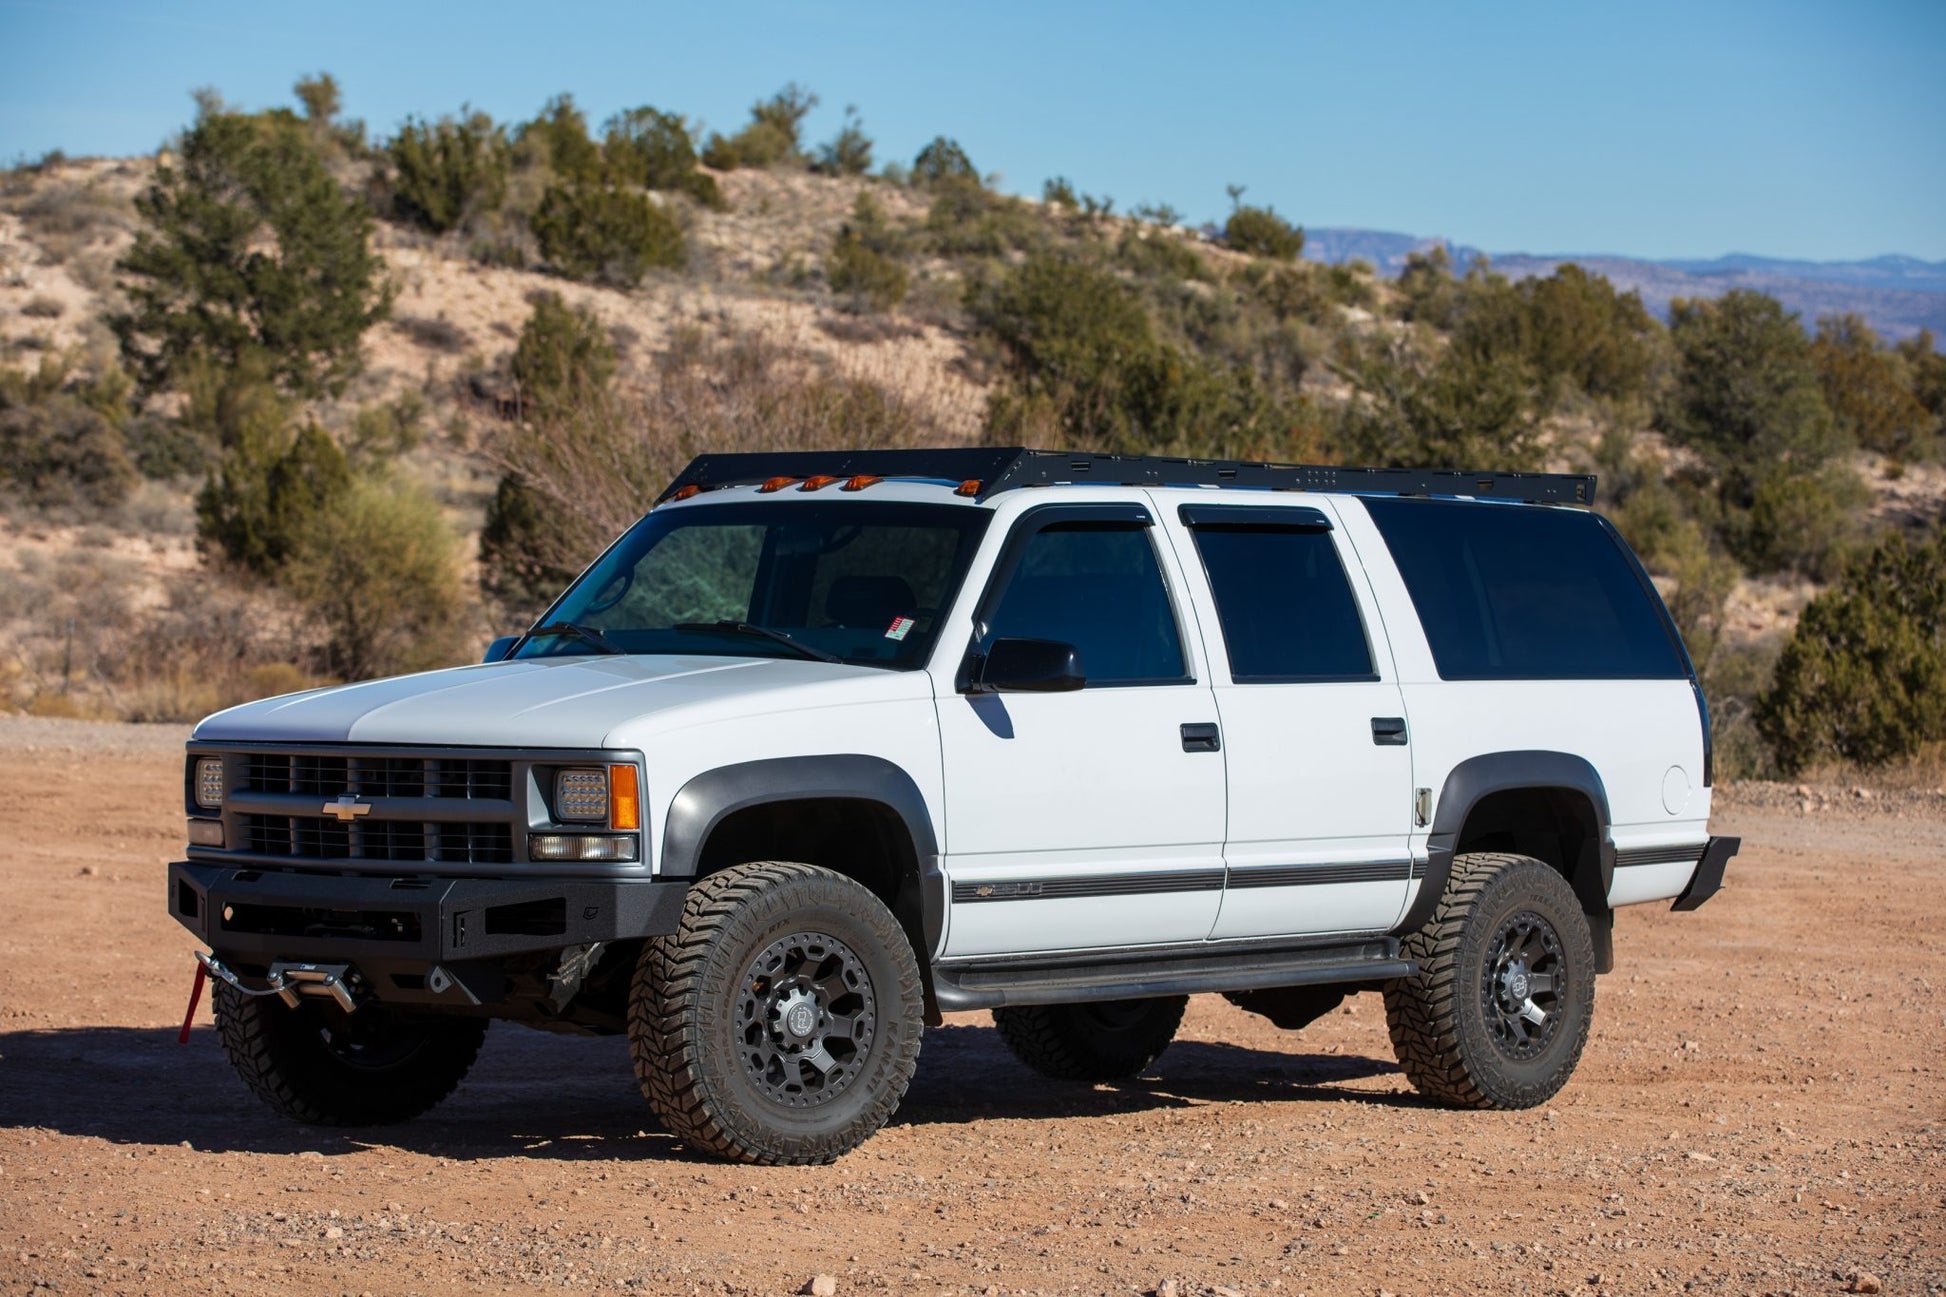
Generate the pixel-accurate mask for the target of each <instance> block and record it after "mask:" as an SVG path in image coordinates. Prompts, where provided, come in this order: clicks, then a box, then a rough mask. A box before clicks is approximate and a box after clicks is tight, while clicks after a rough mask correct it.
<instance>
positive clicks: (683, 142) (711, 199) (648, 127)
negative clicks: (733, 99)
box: [601, 105, 729, 211]
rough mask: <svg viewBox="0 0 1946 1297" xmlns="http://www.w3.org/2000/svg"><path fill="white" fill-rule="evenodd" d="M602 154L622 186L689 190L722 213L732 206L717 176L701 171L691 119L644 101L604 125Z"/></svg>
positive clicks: (672, 190) (673, 190)
mask: <svg viewBox="0 0 1946 1297" xmlns="http://www.w3.org/2000/svg"><path fill="white" fill-rule="evenodd" d="M601 154H602V161H603V163H604V164H605V166H606V167H607V170H608V176H609V178H610V179H611V180H613V181H615V182H617V183H619V184H622V185H638V186H640V187H641V188H643V189H660V190H667V191H670V192H673V193H682V194H688V195H689V196H690V197H691V198H694V199H695V200H696V201H697V202H699V203H702V204H703V205H704V206H705V207H711V208H715V209H717V210H719V211H720V210H722V209H723V208H726V207H727V206H728V205H729V204H728V203H727V202H725V201H724V198H723V191H722V190H721V189H719V188H718V187H717V184H716V178H715V177H713V176H711V175H710V174H709V173H708V172H704V171H698V170H697V169H696V144H695V140H694V138H693V136H692V135H691V133H690V128H689V123H688V122H686V121H684V120H683V118H682V117H681V116H679V115H678V114H676V113H665V112H662V111H660V110H658V109H655V108H650V107H648V106H646V105H644V106H643V107H641V108H631V109H629V110H628V111H627V112H622V113H617V114H615V116H613V117H611V118H609V119H608V122H607V124H606V125H605V126H604V127H603V128H602V146H601Z"/></svg>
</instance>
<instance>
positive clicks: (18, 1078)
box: [0, 720, 1946, 1297]
mask: <svg viewBox="0 0 1946 1297" xmlns="http://www.w3.org/2000/svg"><path fill="white" fill-rule="evenodd" d="M181 738H182V733H181V731H179V730H174V729H166V728H145V727H135V726H92V727H91V726H83V725H78V724H73V723H55V722H45V721H42V722H35V721H24V720H0V770H4V772H5V774H4V787H5V788H6V790H7V806H8V809H7V812H6V815H7V818H6V839H7V843H8V847H9V850H8V851H7V852H6V853H5V856H4V858H0V885H4V895H5V896H6V897H7V899H8V902H9V909H10V911H11V914H10V919H11V921H10V922H8V923H7V924H6V925H5V926H4V928H0V1292H6V1293H13V1292H22V1293H24V1292H28V1291H31V1290H37V1289H39V1290H55V1291H60V1292H109V1293H156V1292H164V1293H176V1292H223V1293H273V1292H277V1293H281V1292H304V1293H338V1292H347V1293H361V1292H370V1293H387V1294H390V1293H454V1292H471V1291H492V1292H498V1291H508V1290H534V1289H549V1290H559V1289H595V1288H602V1289H615V1290H621V1291H637V1292H653V1293H665V1292H666V1293H788V1292H795V1291H797V1290H799V1289H800V1288H802V1287H804V1286H805V1285H806V1284H807V1282H808V1281H809V1280H811V1279H812V1278H813V1276H816V1275H819V1274H824V1275H828V1276H831V1277H832V1278H833V1279H835V1291H836V1292H837V1293H847V1292H863V1291H893V1292H901V1293H976V1294H977V1293H986V1294H998V1293H1018V1292H1023V1291H1025V1292H1053V1293H1068V1292H1076V1293H1115V1294H1127V1293H1145V1292H1156V1291H1158V1290H1159V1291H1161V1292H1162V1293H1164V1294H1169V1293H1174V1294H1178V1295H1179V1297H1192V1295H1193V1294H1204V1293H1214V1294H1224V1295H1226V1294H1228V1293H1232V1292H1235V1293H1277V1294H1280V1295H1282V1294H1295V1293H1300V1292H1313V1293H1363V1294H1367V1295H1369V1294H1373V1293H1377V1292H1390V1293H1396V1294H1402V1295H1403V1294H1421V1293H1441V1292H1451V1293H1466V1292H1476V1291H1492V1292H1510V1293H1512V1292H1532V1293H1573V1294H1596V1293H1603V1292H1608V1293H1636V1292H1657V1291H1663V1292H1674V1291H1679V1290H1684V1289H1693V1290H1696V1291H1708V1292H1715V1291H1723V1292H1752V1293H1754V1292H1798V1293H1829V1292H1841V1291H1847V1290H1852V1291H1878V1290H1879V1288H1878V1287H1877V1286H1875V1285H1882V1287H1883V1290H1884V1291H1886V1292H1909V1293H1916V1292H1938V1291H1946V1202H1943V1201H1942V1200H1946V1152H1943V1151H1942V1150H1943V1149H1946V1078H1942V1070H1946V1062H1942V1058H1941V1050H1940V1045H1941V1042H1942V1040H1946V936H1942V933H1943V932H1946V905H1942V902H1941V900H1940V894H1941V883H1942V882H1946V863H1942V862H1946V796H1942V795H1941V794H1939V793H1937V792H1908V793H1902V794H1893V795H1880V796H1874V797H1859V796H1857V795H1855V794H1854V793H1853V792H1852V791H1851V790H1850V789H1834V790H1820V791H1819V792H1818V795H1816V796H1804V795H1800V793H1799V790H1797V789H1796V788H1791V789H1753V790H1751V794H1750V795H1749V796H1741V795H1739V794H1737V793H1735V792H1732V794H1731V795H1729V796H1726V797H1725V798H1723V799H1722V801H1723V806H1722V809H1721V811H1720V813H1719V816H1718V827H1719V831H1725V832H1734V833H1742V834H1743V835H1744V836H1745V841H1746V846H1745V851H1744V854H1743V856H1742V857H1741V858H1739V859H1738V860H1737V861H1736V862H1735V863H1734V864H1733V866H1732V872H1731V875H1730V881H1731V888H1730V890H1728V891H1726V892H1725V893H1723V894H1722V895H1721V896H1719V897H1718V898H1716V899H1715V900H1714V901H1712V902H1711V903H1710V904H1709V905H1708V906H1707V907H1705V908H1704V909H1703V910H1701V911H1700V912H1698V913H1695V914H1688V915H1678V914H1670V913H1667V912H1664V911H1662V910H1660V909H1659V908H1656V907H1643V908H1638V909H1634V910H1629V911H1625V912H1624V914H1623V915H1622V917H1621V919H1620V921H1619V923H1618V932H1617V946H1618V952H1619V958H1620V964H1621V967H1620V969H1619V971H1618V972H1616V973H1615V974H1613V975H1612V976H1609V977H1607V978H1605V979H1603V981H1602V984H1601V987H1600V991H1599V996H1598V1007H1597V1011H1596V1025H1595V1030H1594V1034H1593V1037H1592V1039H1591V1040H1590V1042H1589V1045H1588V1050H1587V1054H1586V1057H1585V1058H1584V1060H1583V1062H1582V1065H1581V1069H1580V1072H1579V1074H1578V1075H1577V1076H1576V1078H1575V1080H1574V1081H1573V1082H1572V1083H1571V1084H1570V1085H1569V1087H1568V1088H1567V1089H1566V1090H1565V1091H1564V1092H1563V1093H1562V1094H1561V1095H1560V1096H1559V1098H1558V1099H1557V1100H1556V1101H1555V1102H1554V1103H1552V1104H1551V1105H1549V1106H1548V1107H1546V1108H1544V1109H1541V1110H1539V1111H1534V1112H1527V1113H1460V1112H1446V1111H1441V1110H1437V1109H1433V1108H1430V1107H1427V1106H1425V1105H1423V1104H1421V1103H1419V1102H1418V1101H1417V1100H1416V1099H1415V1098H1414V1097H1413V1096H1412V1094H1411V1092H1410V1091H1409V1090H1408V1088H1407V1086H1406V1085H1405V1082H1404V1081H1403V1079H1402V1078H1401V1077H1400V1076H1399V1074H1398V1072H1397V1071H1396V1069H1395V1068H1394V1066H1393V1064H1392V1061H1391V1051H1390V1048H1389V1046H1388V1044H1387V1041H1386V1038H1385V1031H1384V1026H1383V1022H1382V1019H1381V1015H1380V1012H1379V1006H1378V1002H1377V999H1376V997H1373V996H1363V997H1360V998H1359V999H1358V1000H1356V1001H1355V1002H1353V1003H1352V1004H1351V1005H1350V1006H1349V1007H1348V1009H1347V1010H1346V1011H1343V1012H1340V1013H1337V1014H1334V1015H1333V1016H1331V1017H1330V1018H1328V1019H1326V1020H1325V1021H1323V1022H1321V1023H1318V1024H1316V1025H1314V1026H1313V1027H1311V1028H1310V1029H1308V1030H1306V1031H1305V1032H1303V1033H1302V1034H1300V1035H1287V1034H1285V1033H1281V1032H1279V1031H1277V1030H1276V1029H1275V1028H1273V1027H1271V1026H1270V1025H1269V1024H1267V1023H1265V1022H1263V1021H1262V1020H1260V1019H1256V1018H1252V1017H1249V1016H1246V1015H1244V1014H1242V1013H1240V1012H1238V1011H1236V1010H1233V1009H1231V1008H1230V1007H1229V1006H1227V1005H1226V1004H1224V1003H1223V1002H1222V1001H1220V1000H1216V999H1213V998H1210V997H1200V998H1198V999H1197V1000H1196V1001H1195V1002H1194V1004H1193V1005H1192V1008H1191V1010H1190V1015H1189V1019H1188V1021H1187V1023H1186V1024H1185V1029H1184V1032H1183V1035H1182V1037H1181V1038H1180V1039H1179V1041H1178V1043H1177V1044H1176V1045H1175V1046H1173V1047H1172V1048H1171V1049H1170V1050H1169V1051H1168V1052H1167V1053H1166V1054H1165V1055H1163V1057H1162V1059H1161V1061H1160V1062H1159V1063H1158V1064H1157V1066H1156V1067H1155V1068H1154V1069H1153V1071H1152V1073H1151V1074H1150V1075H1148V1076H1146V1077H1143V1078H1142V1079H1140V1080H1138V1081H1135V1082H1132V1083H1129V1084H1126V1085H1118V1086H1103V1087H1097V1088H1093V1089H1088V1088H1073V1087H1069V1086H1063V1085H1057V1084H1053V1083H1050V1082H1047V1081H1043V1080H1041V1079H1039V1078H1038V1077H1036V1076H1034V1075H1033V1074H1031V1073H1029V1072H1027V1071H1026V1070H1025V1069H1024V1068H1022V1067H1021V1066H1019V1065H1017V1064H1016V1063H1015V1062H1014V1061H1013V1060H1012V1059H1011V1058H1010V1057H1009V1056H1008V1054H1007V1053H1006V1051H1005V1049H1004V1048H1003V1047H1002V1046H1001V1044H1000V1042H999V1040H998V1039H997V1038H996V1036H995V1034H994V1032H993V1030H992V1028H991V1026H990V1025H989V1024H988V1022H987V1021H986V1019H985V1018H984V1016H983V1015H967V1016H964V1017H960V1018H956V1019H954V1020H953V1021H951V1022H950V1023H949V1024H948V1025H947V1026H946V1027H944V1028H943V1029H940V1030H938V1031H934V1032H932V1033H930V1034H929V1035H928V1036H927V1039H926V1044H925V1052H924V1055H923V1057H922V1059H921V1061H920V1067H919V1074H918V1078H917V1080H916V1081H915V1082H914V1084H913V1087H912V1091H911V1094H910V1096H909V1097H908V1099H907V1101H906V1104H905V1106H904V1108H903V1109H902V1110H901V1112H900V1113H899V1115H898V1117H897V1119H896V1120H895V1123H894V1124H893V1125H892V1126H891V1127H890V1128H889V1129H887V1130H885V1131H884V1132H882V1133H881V1134H880V1135H879V1136H878V1137H877V1138H875V1139H874V1140H872V1141H871V1142H870V1143H869V1144H867V1145H866V1146H865V1148H864V1149H862V1150H861V1151H859V1152H857V1153H854V1154H852V1155H850V1156H849V1157H847V1158H845V1159H844V1160H843V1161H841V1162H839V1163H838V1164H837V1165H836V1166H833V1167H829V1168H822V1169H805V1170H763V1169H756V1168H748V1167H729V1166H723V1165H719V1164H715V1163H709V1162H700V1161H696V1160H693V1159H691V1158H690V1157H689V1156H687V1155H686V1154H685V1153H684V1151H683V1150H682V1149H681V1148H680V1147H678V1146H677V1145H676V1144H675V1143H674V1142H673V1141H671V1140H670V1139H669V1138H668V1137H667V1136H666V1135H664V1134H662V1133H660V1132H659V1131H658V1130H657V1129H656V1127H655V1125H654V1123H653V1121H652V1120H651V1119H650V1117H649V1115H648V1112H647V1109H646V1108H645V1107H644V1106H643V1104H642V1103H641V1101H640V1099H639V1098H638V1097H637V1095H636V1094H635V1092H634V1083H633V1080H632V1078H631V1076H630V1074H629V1068H628V1063H627V1058H626V1053H625V1050H624V1047H623V1045H622V1044H621V1042H619V1041H616V1040H589V1041H584V1040H573V1039H563V1038H556V1037H551V1036H545V1035H541V1034H538V1033H534V1032H528V1031H523V1030H520V1029H517V1028H506V1027H496V1028H495V1030H494V1031H493V1033H492V1034H491V1035H490V1036H489V1038H488V1042H487V1047H486V1051H485V1054H484V1055H483V1056H482V1058H481V1060H480V1062H479V1065H478V1066H477V1067H476V1069H475V1070H474V1073H473V1076H472V1078H471V1079H470V1080H468V1081H467V1083H466V1084H465V1085H464V1086H462V1087H461V1089H460V1090H459V1092H458V1093H457V1094H456V1095H455V1096H454V1098H453V1099H452V1100H451V1101H449V1102H448V1103H447V1104H446V1105H445V1106H444V1107H443V1108H441V1109H439V1110H438V1111H437V1112H436V1113H434V1114H433V1115H432V1116H431V1117H429V1118H427V1119H425V1120H422V1121H420V1122H418V1123H415V1124H413V1125H409V1126H404V1127H397V1128H390V1129H385V1130H368V1131H352V1132H348V1133H330V1132H317V1131H310V1130H304V1129H300V1128H296V1127H293V1126H290V1125H287V1124H285V1123H284V1122H282V1121H281V1120H278V1119H276V1118H274V1117H272V1116H271V1115H270V1114H269V1113H268V1112H267V1111H265V1110H264V1109H262V1108H261V1107H259V1105H258V1104H257V1102H256V1101H255V1100H254V1099H253V1098H252V1097H251V1096H250V1095H249V1094H248V1093H247V1092H246V1091H245V1090H244V1088H243V1086H242V1085H241V1083H240V1082H238V1081H237V1080H236V1079H235V1077H234V1076H233V1075H232V1074H231V1072H230V1071H229V1068H228V1067H227V1065H226V1064H225V1063H224V1061H223V1058H222V1055H221V1053H220V1051H219V1049H218V1047H217V1044H216V1041H215V1040H214V1038H213V1035H212V1033H211V1031H210V1028H209V1026H208V1010H207V1008H205V1009H204V1010H203V1011H202V1012H201V1013H199V1015H198V1021H197V1026H196V1029H195V1031H194V1033H193V1036H192V1039H191V1041H190V1043H189V1045H188V1046H187V1047H186V1048H180V1047H178V1046H177V1045H176V1043H175V1035H176V1027H177V1024H178V1023H179V1021H180V1018H181V1014H182V1006H183V1000H184V997H185V995H186V993H187V990H188V986H189V978H190V969H191V965H190V960H189V950H190V941H189V938H188V937H187V935H186V934H185V933H183V932H182V931H181V930H179V929H178V928H177V927H176V926H175V925H174V924H173V923H171V922H170V921H169V920H168V918H167V917H166V915H165V913H164V910H163V903H162V897H161V891H162V888H161V880H162V873H163V865H164V862H165V861H166V860H167V859H169V857H170V855H171V853H172V852H173V851H174V850H175V849H176V844H177V840H178V836H179V833H180V816H179V811H178V804H179V798H180V789H181V777H182V776H181V768H180V765H179V764H178V757H177V752H178V751H179V747H178V745H179V743H180V741H181ZM1868 1276H1869V1277H1868Z"/></svg>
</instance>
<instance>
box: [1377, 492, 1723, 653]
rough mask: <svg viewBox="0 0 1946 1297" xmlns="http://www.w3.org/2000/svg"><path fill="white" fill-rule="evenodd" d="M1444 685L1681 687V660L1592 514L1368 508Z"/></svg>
mask: <svg viewBox="0 0 1946 1297" xmlns="http://www.w3.org/2000/svg"><path fill="white" fill-rule="evenodd" d="M1365 507H1366V509H1368V510H1369V511H1370V512H1371V515H1372V519H1373V521H1375V522H1376V523H1377V524H1378V529H1379V531H1380V533H1382V534H1383V535H1384V537H1385V543H1386V544H1387V545H1388V546H1389V547H1390V548H1391V550H1392V557H1393V558H1394V559H1396V560H1397V561H1398V565H1399V572H1400V574H1401V575H1403V576H1404V577H1405V584H1406V588H1407V589H1408V590H1409V591H1411V593H1412V602H1413V605H1414V606H1415V607H1416V608H1417V609H1418V610H1419V621H1420V624H1421V625H1423V626H1424V627H1425V629H1426V638H1427V640H1428V641H1430V643H1431V645H1432V654H1433V660H1434V661H1435V662H1436V663H1437V664H1438V666H1439V674H1440V675H1441V676H1443V677H1444V678H1446V679H1448V680H1496V679H1499V680H1599V679H1637V680H1639V679H1658V680H1659V679H1679V678H1682V677H1684V676H1686V675H1687V674H1688V673H1687V672H1686V671H1685V669H1684V667H1683V663H1682V658H1681V656H1680V655H1679V654H1678V652H1677V650H1676V645H1675V643H1674V642H1673V641H1672V640H1671V638H1670V635H1669V632H1668V631H1667V630H1666V629H1665V628H1664V625H1663V620H1662V616H1661V614H1660V613H1659V612H1658V610H1657V608H1656V606H1655V604H1654V603H1653V602H1651V600H1652V599H1653V597H1654V596H1653V594H1652V593H1651V592H1650V591H1649V590H1647V589H1645V588H1644V587H1643V583H1642V581H1641V580H1640V578H1638V577H1637V575H1636V572H1635V568H1634V565H1633V564H1631V563H1630V562H1629V560H1628V558H1627V556H1626V555H1625V554H1623V552H1622V550H1621V547H1620V546H1619V545H1618V544H1617V543H1616V541H1615V540H1614V538H1613V537H1611V536H1610V535H1609V533H1608V531H1607V530H1606V529H1605V528H1604V527H1603V526H1602V525H1601V521H1600V519H1598V518H1596V517H1595V516H1594V515H1593V514H1589V513H1582V512H1580V511H1570V510H1566V509H1540V508H1533V507H1530V506H1522V505H1492V504H1465V503H1460V502H1457V501H1445V500H1367V501H1366V502H1365Z"/></svg>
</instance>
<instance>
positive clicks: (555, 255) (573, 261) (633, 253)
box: [534, 180, 688, 288]
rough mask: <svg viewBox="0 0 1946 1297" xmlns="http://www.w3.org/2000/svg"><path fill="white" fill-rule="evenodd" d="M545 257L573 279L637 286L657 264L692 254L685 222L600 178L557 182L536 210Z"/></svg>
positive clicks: (665, 264)
mask: <svg viewBox="0 0 1946 1297" xmlns="http://www.w3.org/2000/svg"><path fill="white" fill-rule="evenodd" d="M534 237H535V239H536V240H538V241H539V243H540V250H541V256H542V257H544V258H545V259H546V260H547V262H548V263H549V264H550V265H551V266H553V268H554V269H555V270H556V271H557V272H559V273H560V274H563V275H565V276H567V277H568V278H570V279H585V280H588V281H590V282H593V283H599V284H610V285H614V286H616V287H620V288H633V287H634V286H635V285H637V284H639V283H641V282H642V276H644V275H645V274H647V273H648V272H649V269H650V268H651V267H655V266H663V267H669V268H672V269H674V268H680V267H681V266H682V265H683V264H684V263H685V262H686V260H687V259H688V252H687V250H686V248H685V247H684V243H683V235H682V227H681V226H680V225H678V224H677V223H676V220H675V218H674V217H673V216H670V215H669V214H668V213H667V212H665V211H663V210H662V209H661V208H660V207H658V206H657V205H656V204H655V202H654V201H653V200H651V199H650V198H649V197H648V196H647V195H646V194H640V193H630V192H628V191H626V190H622V189H617V188H615V187H614V186H612V185H607V184H603V183H601V182H600V181H592V180H574V181H569V182H566V183H563V184H556V185H551V186H549V187H548V190H547V193H546V194H545V195H544V196H543V197H542V198H541V205H540V208H539V210H537V211H536V212H535V213H534Z"/></svg>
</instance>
